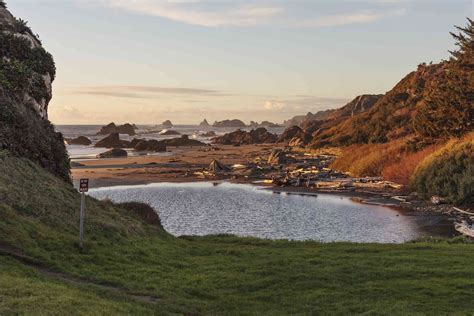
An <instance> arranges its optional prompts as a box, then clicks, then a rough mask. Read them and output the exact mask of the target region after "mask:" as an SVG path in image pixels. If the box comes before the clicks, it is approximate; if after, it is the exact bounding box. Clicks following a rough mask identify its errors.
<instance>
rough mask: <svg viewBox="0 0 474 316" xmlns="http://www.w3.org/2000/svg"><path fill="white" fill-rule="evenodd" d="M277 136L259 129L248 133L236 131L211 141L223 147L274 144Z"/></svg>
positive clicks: (261, 128)
mask: <svg viewBox="0 0 474 316" xmlns="http://www.w3.org/2000/svg"><path fill="white" fill-rule="evenodd" d="M276 140H277V136H276V135H275V134H272V133H270V132H268V131H267V130H266V129H265V128H263V127H259V128H257V129H253V130H251V131H250V132H246V131H242V130H237V131H235V132H232V133H228V134H225V135H223V136H220V137H216V138H214V139H213V140H212V142H213V143H215V144H223V145H250V144H264V143H275V142H276Z"/></svg>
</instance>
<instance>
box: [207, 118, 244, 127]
mask: <svg viewBox="0 0 474 316" xmlns="http://www.w3.org/2000/svg"><path fill="white" fill-rule="evenodd" d="M213 126H214V127H237V128H244V127H246V126H245V123H244V122H242V121H241V120H224V121H220V122H217V121H216V122H214V124H213Z"/></svg>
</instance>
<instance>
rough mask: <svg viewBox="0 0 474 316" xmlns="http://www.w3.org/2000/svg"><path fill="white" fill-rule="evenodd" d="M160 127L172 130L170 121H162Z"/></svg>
mask: <svg viewBox="0 0 474 316" xmlns="http://www.w3.org/2000/svg"><path fill="white" fill-rule="evenodd" d="M161 126H163V127H164V128H172V127H173V123H171V121H170V120H166V121H164V122H163V123H161Z"/></svg>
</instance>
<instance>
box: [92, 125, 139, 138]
mask: <svg viewBox="0 0 474 316" xmlns="http://www.w3.org/2000/svg"><path fill="white" fill-rule="evenodd" d="M136 129H137V127H136V125H131V124H128V123H126V124H124V125H119V126H117V125H115V123H110V124H108V125H106V126H103V127H102V128H101V129H100V131H99V132H98V133H97V135H108V134H113V133H118V134H128V135H130V136H133V135H136V133H135V130H136Z"/></svg>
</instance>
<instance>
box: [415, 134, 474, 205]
mask: <svg viewBox="0 0 474 316" xmlns="http://www.w3.org/2000/svg"><path fill="white" fill-rule="evenodd" d="M410 187H411V188H412V189H413V190H415V191H417V192H418V193H420V194H422V195H423V196H425V197H429V196H432V195H439V196H442V197H445V198H446V199H447V200H448V201H449V202H451V203H454V204H463V203H474V139H467V140H466V139H463V140H452V141H450V142H448V143H447V144H446V145H445V146H443V147H442V148H441V149H439V150H438V151H436V152H434V153H433V154H431V155H429V156H427V157H426V158H425V159H424V160H423V161H422V162H421V163H420V164H419V165H418V167H417V168H416V170H415V172H414V174H413V176H412V178H411V181H410Z"/></svg>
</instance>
